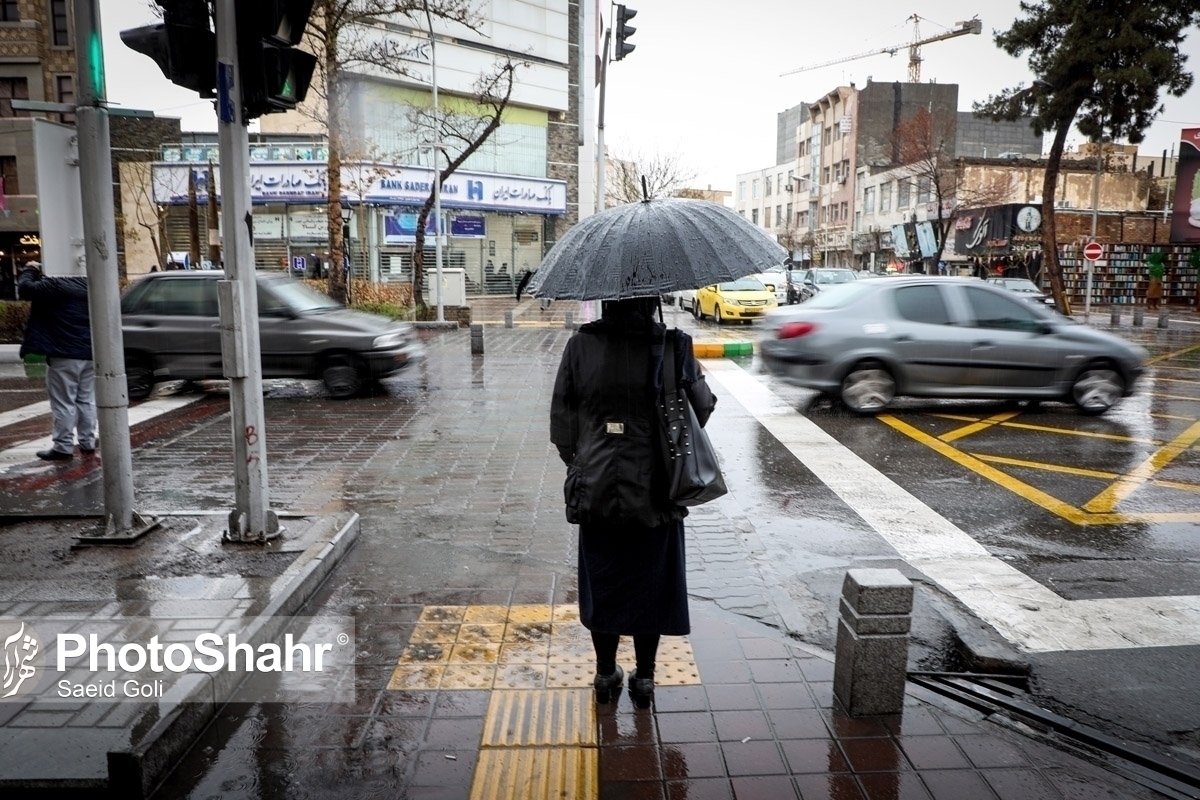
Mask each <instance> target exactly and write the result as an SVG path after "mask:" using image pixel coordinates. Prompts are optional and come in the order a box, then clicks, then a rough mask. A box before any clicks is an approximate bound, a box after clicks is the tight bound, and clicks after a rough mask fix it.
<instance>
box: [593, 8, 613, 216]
mask: <svg viewBox="0 0 1200 800" xmlns="http://www.w3.org/2000/svg"><path fill="white" fill-rule="evenodd" d="M611 36H612V26H611V25H610V26H609V27H608V29H607V30H605V31H604V52H602V53H601V54H600V112H599V115H598V116H597V118H596V210H597V211H603V210H604V193H605V192H606V191H607V189H606V188H605V180H604V179H605V177H606V175H605V173H606V172H607V171H608V170H607V169H606V167H607V166H608V159H607V157H606V156H605V153H604V89H605V87H606V86H607V85H608V40H609V37H611Z"/></svg>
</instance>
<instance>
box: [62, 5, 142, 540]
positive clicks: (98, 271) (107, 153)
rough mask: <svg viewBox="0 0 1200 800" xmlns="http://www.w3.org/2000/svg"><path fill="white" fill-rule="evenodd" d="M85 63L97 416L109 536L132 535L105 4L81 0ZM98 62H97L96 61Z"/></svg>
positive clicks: (83, 136)
mask: <svg viewBox="0 0 1200 800" xmlns="http://www.w3.org/2000/svg"><path fill="white" fill-rule="evenodd" d="M74 11H75V34H76V37H77V38H78V40H79V42H81V43H82V45H81V46H80V47H78V48H76V52H77V53H78V58H79V90H80V91H79V107H78V108H77V109H76V111H75V116H76V133H77V135H78V141H79V183H80V191H81V195H82V200H83V230H84V239H85V242H84V252H85V253H86V255H87V278H88V312H89V314H90V315H91V320H92V354H93V361H94V363H95V368H96V417H97V420H98V422H99V424H100V459H101V463H102V466H103V469H102V472H103V480H104V518H105V533H106V534H111V533H118V532H127V531H130V530H131V529H132V528H133V527H134V525H135V522H136V523H137V525H138V526H141V525H143V524H144V522H143V520H142V519H141V518H140V517H139V516H138V514H137V513H136V512H135V511H134V510H133V457H132V454H131V452H130V444H129V395H128V388H127V384H126V379H125V351H124V348H123V346H122V340H121V294H120V286H119V284H118V282H117V223H116V216H115V213H114V209H113V178H112V148H111V143H110V140H109V132H108V110H107V109H106V108H105V105H104V104H105V101H106V98H105V87H104V56H103V54H102V53H101V51H100V49H99V48H98V47H96V48H93V47H92V46H91V45H92V43H93V42H96V43H99V42H100V41H101V39H100V3H99V0H75V7H74ZM94 59H98V60H99V63H97V62H96V61H95V60H94Z"/></svg>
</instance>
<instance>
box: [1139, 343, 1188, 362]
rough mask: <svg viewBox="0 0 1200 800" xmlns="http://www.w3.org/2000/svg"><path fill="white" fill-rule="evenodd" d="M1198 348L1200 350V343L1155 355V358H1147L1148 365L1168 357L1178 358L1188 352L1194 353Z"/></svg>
mask: <svg viewBox="0 0 1200 800" xmlns="http://www.w3.org/2000/svg"><path fill="white" fill-rule="evenodd" d="M1197 350H1200V344H1194V345H1192V346H1190V347H1185V348H1183V349H1182V350H1176V351H1175V352H1173V353H1163V354H1162V355H1161V356H1155V357H1154V358H1151V359H1149V360H1147V361H1146V364H1147V365H1149V364H1157V363H1158V362H1160V361H1166V360H1167V359H1171V358H1177V357H1179V356H1182V355H1185V354H1187V353H1193V352H1195V351H1197Z"/></svg>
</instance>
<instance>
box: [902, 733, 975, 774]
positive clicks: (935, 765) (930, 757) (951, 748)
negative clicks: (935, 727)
mask: <svg viewBox="0 0 1200 800" xmlns="http://www.w3.org/2000/svg"><path fill="white" fill-rule="evenodd" d="M898 742H899V744H900V747H901V748H902V749H903V750H904V754H905V755H906V756H908V760H909V761H910V762H911V763H912V765H913V767H914V768H915V769H918V770H924V769H970V768H971V762H970V761H968V760H967V757H966V756H964V755H963V754H962V751H961V750H959V749H958V747H957V746H956V745H955V744H954V740H953V739H951V738H950V737H949V736H901V737H899V738H898Z"/></svg>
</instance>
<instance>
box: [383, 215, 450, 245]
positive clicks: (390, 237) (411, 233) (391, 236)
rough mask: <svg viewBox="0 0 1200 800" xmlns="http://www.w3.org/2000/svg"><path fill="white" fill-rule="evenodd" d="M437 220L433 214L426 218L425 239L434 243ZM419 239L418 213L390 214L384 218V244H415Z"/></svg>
mask: <svg viewBox="0 0 1200 800" xmlns="http://www.w3.org/2000/svg"><path fill="white" fill-rule="evenodd" d="M435 223H436V220H435V219H434V216H433V214H430V215H429V217H428V218H427V219H426V220H425V240H426V241H427V242H428V243H429V244H431V245H432V244H433V237H434V236H435V235H437V226H436V224H435ZM416 241H417V215H416V214H388V215H387V216H385V217H384V218H383V243H384V244H413V243H415V242H416Z"/></svg>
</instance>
